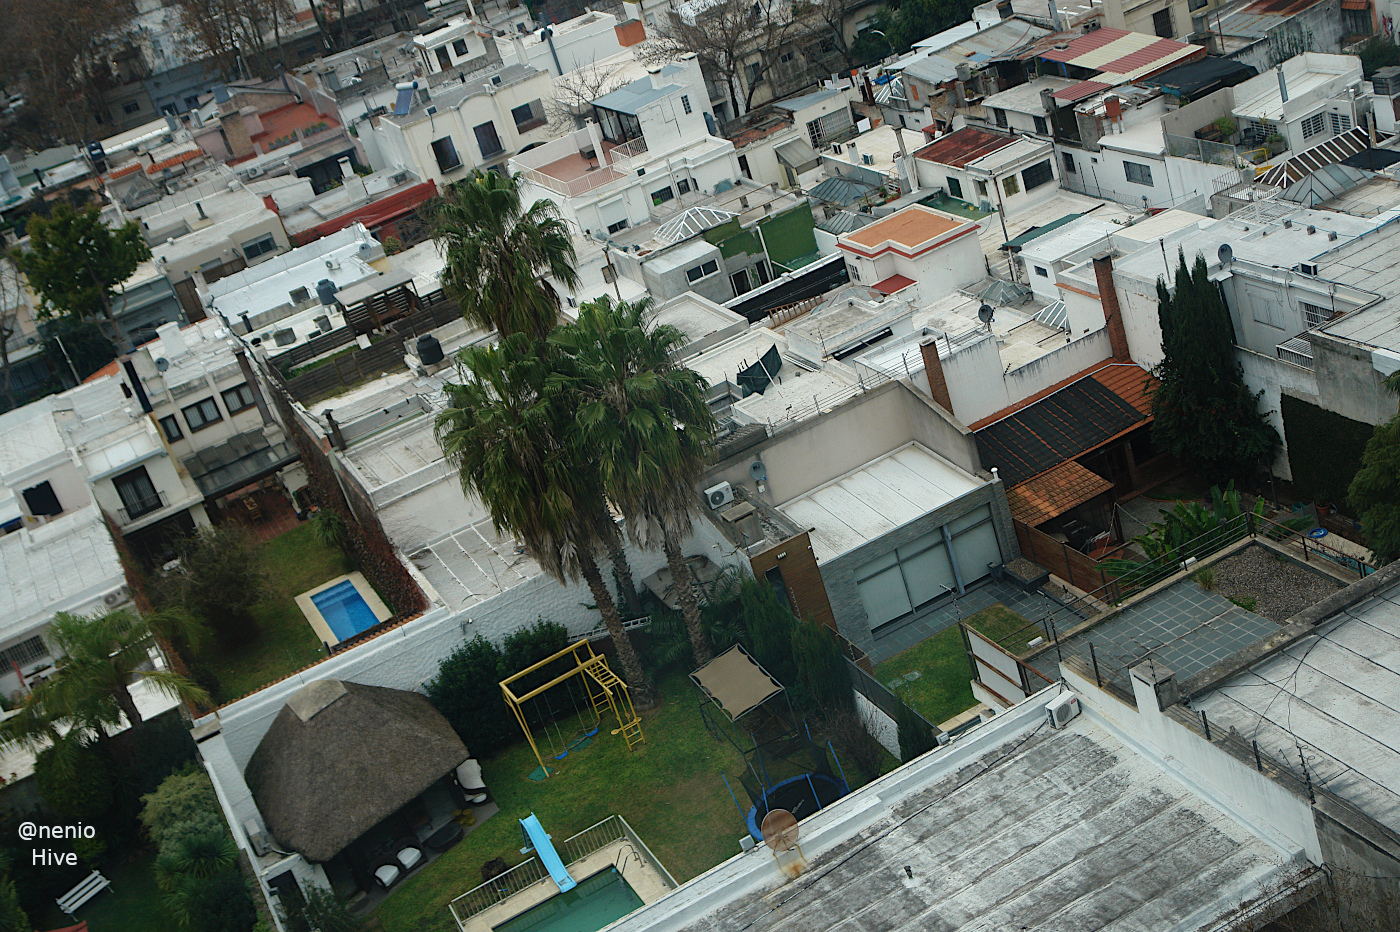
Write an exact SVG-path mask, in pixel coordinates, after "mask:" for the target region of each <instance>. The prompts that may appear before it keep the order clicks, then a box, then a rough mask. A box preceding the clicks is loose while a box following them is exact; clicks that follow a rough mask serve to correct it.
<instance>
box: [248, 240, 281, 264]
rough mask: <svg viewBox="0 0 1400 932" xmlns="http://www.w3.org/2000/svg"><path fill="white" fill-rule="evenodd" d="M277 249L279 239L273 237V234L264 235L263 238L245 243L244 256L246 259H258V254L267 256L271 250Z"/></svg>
mask: <svg viewBox="0 0 1400 932" xmlns="http://www.w3.org/2000/svg"><path fill="white" fill-rule="evenodd" d="M276 251H277V240H275V239H273V238H272V234H271V233H269V234H268V235H266V236H264V237H263V238H262V239H255V240H253V241H252V242H251V243H244V244H243V258H244V259H245V260H249V259H256V258H257V257H258V256H265V255H267V254H268V253H270V252H276Z"/></svg>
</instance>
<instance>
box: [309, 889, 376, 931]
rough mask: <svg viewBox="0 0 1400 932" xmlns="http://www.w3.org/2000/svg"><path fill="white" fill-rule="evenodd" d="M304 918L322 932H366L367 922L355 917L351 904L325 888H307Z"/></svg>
mask: <svg viewBox="0 0 1400 932" xmlns="http://www.w3.org/2000/svg"><path fill="white" fill-rule="evenodd" d="M302 916H303V917H304V918H305V920H306V922H307V924H308V925H309V926H310V927H311V928H313V929H318V930H320V932H365V920H364V919H362V918H360V917H359V916H357V915H355V913H354V912H353V911H352V910H351V909H350V904H349V903H347V902H345V901H344V900H342V899H340V897H338V896H336V895H335V894H334V893H333V892H331V891H330V890H328V889H326V888H325V887H321V886H316V885H311V886H308V887H307V888H306V906H305V908H304V909H303V910H302Z"/></svg>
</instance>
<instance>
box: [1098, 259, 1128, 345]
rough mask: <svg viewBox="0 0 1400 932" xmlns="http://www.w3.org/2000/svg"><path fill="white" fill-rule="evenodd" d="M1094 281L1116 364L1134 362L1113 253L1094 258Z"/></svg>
mask: <svg viewBox="0 0 1400 932" xmlns="http://www.w3.org/2000/svg"><path fill="white" fill-rule="evenodd" d="M1094 280H1095V281H1096V282H1098V286H1099V304H1101V305H1103V320H1104V324H1105V325H1106V326H1107V327H1108V344H1109V346H1111V347H1113V360H1114V361H1115V362H1132V357H1131V356H1129V355H1128V332H1127V331H1126V330H1124V329H1123V312H1122V310H1120V309H1119V307H1118V290H1117V288H1115V287H1114V285H1113V253H1111V252H1106V253H1104V254H1103V255H1101V256H1095V257H1094Z"/></svg>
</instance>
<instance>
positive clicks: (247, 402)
mask: <svg viewBox="0 0 1400 932" xmlns="http://www.w3.org/2000/svg"><path fill="white" fill-rule="evenodd" d="M219 394H220V395H222V396H223V399H224V407H225V408H228V413H229V414H237V413H238V412H239V411H246V410H248V409H249V408H251V407H252V406H253V405H254V404H255V403H256V399H255V398H254V397H253V388H252V386H251V385H249V384H248V383H247V382H244V383H243V384H242V385H235V386H234V387H233V388H230V389H226V390H225V391H222V392H220V393H219Z"/></svg>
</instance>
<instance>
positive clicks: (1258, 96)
mask: <svg viewBox="0 0 1400 932" xmlns="http://www.w3.org/2000/svg"><path fill="white" fill-rule="evenodd" d="M1259 2H1260V3H1266V2H1269V0H1259ZM1303 2H1307V4H1308V5H1311V2H1312V0H1303ZM1252 5H1258V4H1252ZM1227 21H1228V20H1227ZM1283 77H1284V80H1285V82H1286V83H1287V84H1288V103H1289V105H1290V106H1288V107H1285V106H1284V101H1283V96H1282V94H1281V93H1280V89H1279V80H1278V76H1277V75H1276V74H1274V73H1272V72H1269V73H1267V74H1261V75H1259V76H1257V77H1253V78H1250V79H1249V80H1248V81H1245V82H1243V83H1241V84H1237V85H1235V88H1234V92H1235V105H1234V107H1233V113H1234V114H1235V116H1237V117H1245V118H1249V119H1252V120H1258V121H1260V122H1261V123H1262V122H1265V121H1269V122H1280V121H1282V120H1284V119H1286V114H1285V111H1292V110H1294V109H1295V108H1297V107H1298V106H1300V105H1302V106H1306V105H1307V103H1308V101H1307V98H1308V95H1310V94H1313V93H1314V92H1319V91H1322V90H1324V89H1325V88H1326V87H1327V85H1329V84H1330V83H1332V82H1334V81H1337V80H1338V79H1339V78H1340V79H1344V80H1346V79H1350V80H1351V81H1360V80H1361V60H1360V59H1358V58H1356V57H1355V56H1354V55H1324V54H1321V53H1319V52H1304V53H1303V54H1302V55H1295V56H1294V57H1292V58H1290V59H1288V60H1287V61H1285V62H1284V63H1283Z"/></svg>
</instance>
